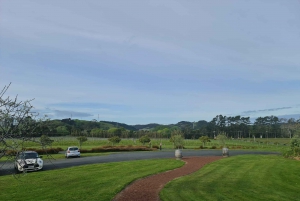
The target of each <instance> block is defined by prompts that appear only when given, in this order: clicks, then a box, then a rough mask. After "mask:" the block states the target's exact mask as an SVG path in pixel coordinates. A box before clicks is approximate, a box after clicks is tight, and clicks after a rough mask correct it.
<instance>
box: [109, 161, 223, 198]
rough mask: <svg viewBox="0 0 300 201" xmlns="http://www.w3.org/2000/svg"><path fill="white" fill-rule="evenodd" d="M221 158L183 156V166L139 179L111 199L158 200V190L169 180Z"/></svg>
mask: <svg viewBox="0 0 300 201" xmlns="http://www.w3.org/2000/svg"><path fill="white" fill-rule="evenodd" d="M221 158H223V157H222V156H209V157H184V158H182V160H183V161H185V162H186V164H185V165H184V166H183V167H181V168H178V169H174V170H170V171H167V172H163V173H160V174H156V175H152V176H149V177H146V178H142V179H139V180H137V181H135V182H133V183H132V184H130V185H129V186H127V187H126V188H125V189H124V190H123V191H121V192H120V193H119V194H118V195H117V196H116V197H115V198H114V199H113V201H159V200H160V199H159V191H160V190H161V189H162V188H163V187H164V185H166V184H167V183H168V182H169V181H171V180H173V179H175V178H178V177H181V176H184V175H187V174H191V173H193V172H195V171H197V170H199V169H200V168H202V167H203V166H204V165H205V164H208V163H210V162H213V161H216V160H219V159H221Z"/></svg>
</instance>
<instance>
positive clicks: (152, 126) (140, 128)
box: [133, 123, 161, 130]
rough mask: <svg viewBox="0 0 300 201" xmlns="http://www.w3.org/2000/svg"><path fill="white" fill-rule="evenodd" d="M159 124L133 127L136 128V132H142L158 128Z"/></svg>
mask: <svg viewBox="0 0 300 201" xmlns="http://www.w3.org/2000/svg"><path fill="white" fill-rule="evenodd" d="M160 125H161V124H155V123H151V124H145V125H140V124H138V125H133V127H134V128H136V129H137V130H142V129H152V128H155V127H156V126H160Z"/></svg>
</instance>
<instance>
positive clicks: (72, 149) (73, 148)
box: [70, 147, 78, 151]
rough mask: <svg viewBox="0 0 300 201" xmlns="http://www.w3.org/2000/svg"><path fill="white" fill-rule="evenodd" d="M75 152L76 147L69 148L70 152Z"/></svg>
mask: <svg viewBox="0 0 300 201" xmlns="http://www.w3.org/2000/svg"><path fill="white" fill-rule="evenodd" d="M76 150H78V148H77V147H71V148H70V151H76Z"/></svg>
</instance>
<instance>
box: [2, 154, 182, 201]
mask: <svg viewBox="0 0 300 201" xmlns="http://www.w3.org/2000/svg"><path fill="white" fill-rule="evenodd" d="M183 164H184V163H183V162H182V161H178V160H174V159H156V160H139V161H132V162H116V163H106V164H94V165H84V166H77V167H72V168H66V169H60V170H52V171H45V172H43V171H41V172H33V173H28V174H26V175H25V176H24V177H22V176H21V177H20V178H19V179H15V178H14V177H13V176H12V175H8V176H2V177H0V186H1V191H0V200H15V201H17V200H22V201H23V200H60V201H62V200H111V199H112V198H113V197H114V196H115V195H116V194H117V193H118V192H120V191H121V190H122V189H123V188H124V187H125V186H127V185H128V184H129V183H131V182H132V181H134V180H136V179H138V178H141V177H146V176H148V175H151V174H155V173H158V172H164V171H167V170H170V169H174V168H178V167H180V166H182V165H183Z"/></svg>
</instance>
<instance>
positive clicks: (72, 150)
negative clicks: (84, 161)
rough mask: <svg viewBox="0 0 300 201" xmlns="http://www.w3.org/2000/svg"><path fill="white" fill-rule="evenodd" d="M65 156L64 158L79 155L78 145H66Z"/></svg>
mask: <svg viewBox="0 0 300 201" xmlns="http://www.w3.org/2000/svg"><path fill="white" fill-rule="evenodd" d="M65 156H66V158H69V157H80V149H79V148H78V147H68V148H67V150H66V153H65Z"/></svg>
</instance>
